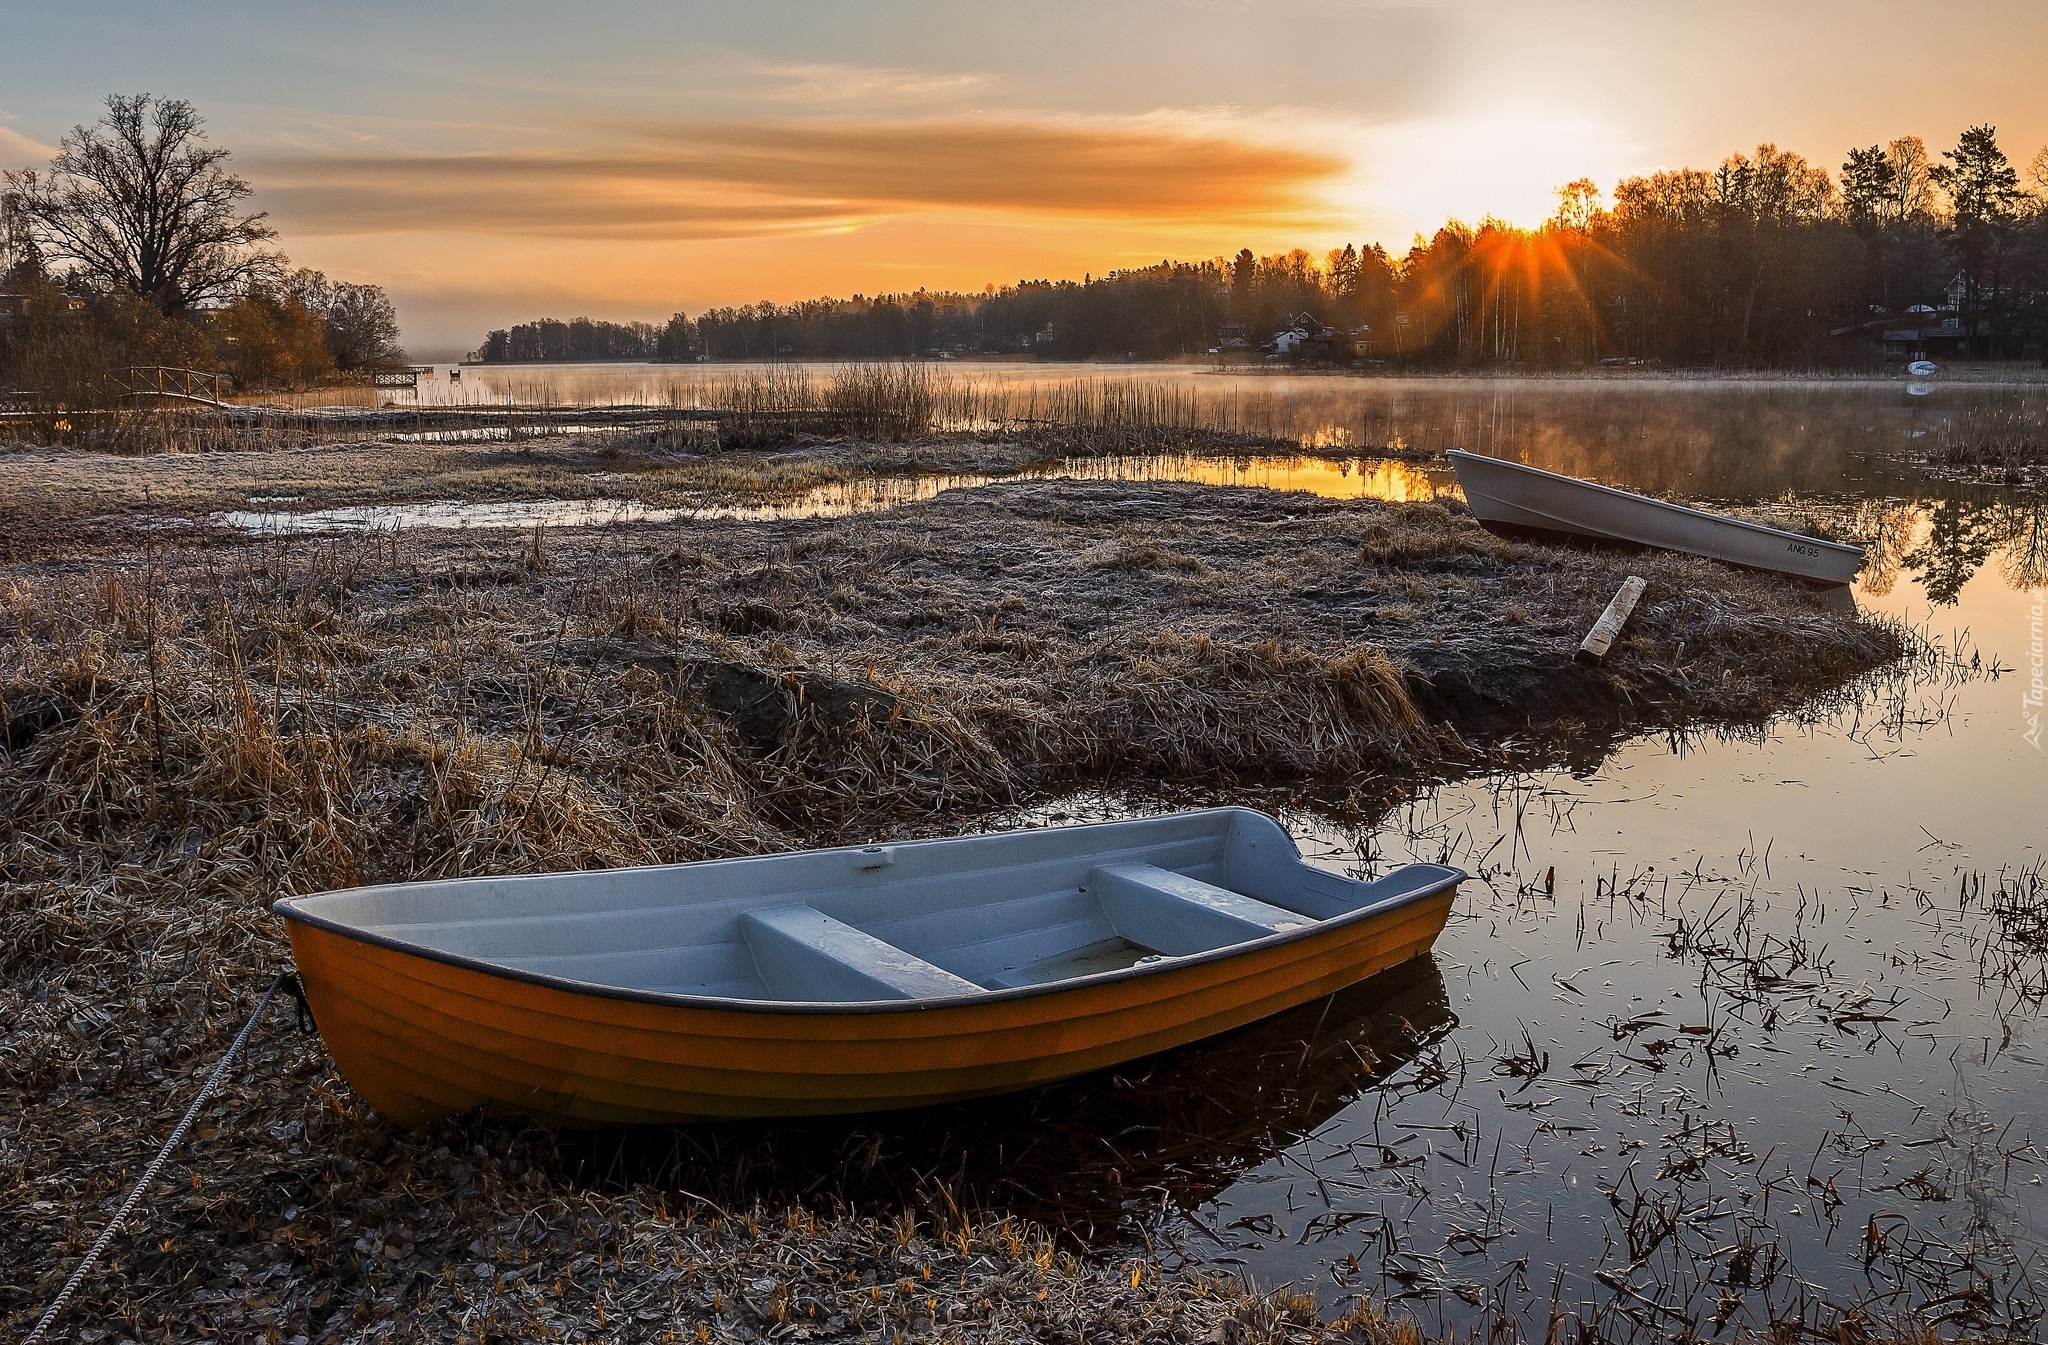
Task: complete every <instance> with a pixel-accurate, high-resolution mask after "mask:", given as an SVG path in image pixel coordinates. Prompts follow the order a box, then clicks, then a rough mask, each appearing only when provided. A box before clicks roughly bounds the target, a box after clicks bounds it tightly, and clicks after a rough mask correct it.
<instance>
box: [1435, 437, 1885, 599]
mask: <svg viewBox="0 0 2048 1345" xmlns="http://www.w3.org/2000/svg"><path fill="white" fill-rule="evenodd" d="M1444 456H1445V457H1448V458H1451V459H1454V460H1455V459H1458V458H1470V459H1473V460H1476V461H1480V462H1488V463H1492V464H1495V465H1496V466H1500V467H1507V468H1511V469H1513V470H1514V471H1518V472H1528V473H1530V474H1532V475H1535V476H1542V477H1548V478H1550V479H1551V480H1553V481H1562V482H1564V483H1565V484H1567V485H1572V486H1579V487H1582V488H1584V489H1586V490H1596V491H1599V492H1601V493H1602V494H1606V495H1613V496H1617V497H1619V498H1621V499H1624V500H1633V501H1635V502H1636V503H1638V504H1649V505H1655V506H1656V507H1658V508H1659V509H1669V510H1672V511H1674V512H1676V513H1680V514H1690V515H1692V516H1693V517H1695V518H1703V519H1707V520H1709V521H1710V522H1714V523H1720V524H1724V525H1726V526H1728V527H1731V528H1739V529H1742V530H1744V531H1747V532H1757V533H1763V534H1765V535H1767V536H1770V537H1779V538H1783V539H1784V540H1786V541H1788V542H1799V543H1802V544H1803V545H1807V546H1818V547H1825V548H1827V549H1829V550H1831V551H1838V552H1840V553H1842V554H1843V555H1844V556H1845V557H1846V556H1848V555H1851V554H1853V555H1856V556H1858V557H1865V556H1867V555H1868V554H1869V553H1868V552H1867V551H1865V550H1864V548H1862V547H1860V546H1856V545H1854V544H1853V543H1850V542H1831V541H1829V540H1828V539H1827V538H1825V537H1814V536H1811V535H1809V534H1807V533H1803V532H1792V531H1790V530H1789V529H1786V528H1774V527H1772V526H1771V525H1770V524H1768V523H1756V522H1752V521H1751V520H1749V519H1746V518H1733V517H1730V516H1729V515H1727V514H1717V513H1715V512H1714V511H1713V510H1711V509H1698V508H1695V507H1693V506H1692V505H1689V504H1679V503H1676V502H1675V501H1672V500H1660V499H1658V498H1657V497H1656V496H1654V495H1645V494H1642V493H1641V492H1640V491H1633V490H1623V489H1622V488H1621V487H1619V486H1609V485H1603V484H1602V483H1601V482H1598V481H1588V480H1586V479H1585V478H1584V477H1579V476H1568V475H1566V474H1565V473H1563V472H1553V471H1551V470H1550V469H1549V468H1547V467H1534V466H1531V465H1530V464H1528V463H1526V462H1516V461H1514V460H1513V459H1512V458H1496V457H1494V456H1493V455H1492V454H1489V453H1473V452H1471V451H1469V450H1467V449H1462V448H1452V449H1446V450H1445V451H1444ZM1452 467H1453V470H1455V469H1456V462H1455V461H1454V462H1453V463H1452ZM1459 484H1460V485H1461V486H1462V485H1463V484H1464V482H1463V481H1462V480H1460V482H1459ZM1466 494H1467V496H1468V497H1469V496H1470V494H1471V492H1470V491H1469V490H1468V491H1467V492H1466ZM1469 502H1470V501H1469V498H1468V500H1467V503H1468V504H1469ZM1503 503H1512V502H1511V501H1503ZM1518 507H1519V506H1518ZM1473 512H1474V513H1475V514H1476V513H1478V511H1477V510H1476V509H1475V510H1473ZM1546 517H1548V515H1546ZM1560 521H1562V520H1560ZM1603 535H1605V536H1609V537H1615V538H1618V539H1619V540H1622V541H1628V542H1633V543H1635V544H1636V545H1637V546H1648V547H1655V548H1657V549H1658V550H1663V551H1668V550H1671V547H1670V546H1669V545H1667V544H1665V543H1661V542H1646V541H1643V540H1642V539H1640V538H1635V537H1624V536H1622V535H1621V534H1620V533H1617V532H1614V531H1613V530H1611V529H1610V530H1608V531H1607V532H1605V533H1604V534H1603ZM1710 559H1719V558H1718V557H1710ZM1729 563H1730V564H1736V563H1738V562H1729ZM1747 568H1755V567H1747ZM1767 573H1771V574H1779V573H1788V574H1789V573H1795V572H1793V571H1778V570H1771V571H1767ZM1802 577H1803V576H1802Z"/></svg>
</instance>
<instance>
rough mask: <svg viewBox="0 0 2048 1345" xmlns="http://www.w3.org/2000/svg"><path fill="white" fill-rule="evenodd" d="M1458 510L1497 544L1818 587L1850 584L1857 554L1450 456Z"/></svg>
mask: <svg viewBox="0 0 2048 1345" xmlns="http://www.w3.org/2000/svg"><path fill="white" fill-rule="evenodd" d="M1449 457H1450V459H1451V465H1452V467H1453V468H1454V469H1455V470H1456V471H1457V473H1458V483H1459V485H1461V486H1462V487H1463V488H1464V491H1465V502H1466V504H1467V505H1468V506H1469V507H1470V508H1471V510H1472V515H1473V517H1474V518H1476V519H1478V520H1479V522H1480V524H1481V526H1483V527H1485V528H1486V530H1487V531H1489V532H1492V533H1494V534H1496V535H1498V536H1502V537H1513V538H1519V539H1535V540H1548V541H1557V540H1572V541H1583V542H1593V543H1597V544H1605V545H1611V546H1631V547H1649V548H1652V549H1654V550H1660V551H1677V552H1682V553H1684V554H1686V555H1693V556H1704V557H1706V558H1708V559H1710V560H1717V561H1720V562H1722V563H1724V564H1728V565H1735V566H1739V567H1741V568H1743V569H1747V570H1758V571H1762V572H1765V573H1769V574H1782V575H1788V576H1790V577H1792V578H1796V579H1803V580H1806V581H1807V582H1809V583H1813V584H1819V585H1823V586H1826V587H1839V586H1841V585H1844V584H1848V583H1850V582H1852V581H1853V580H1854V579H1855V578H1856V574H1857V571H1858V570H1860V569H1861V568H1862V565H1863V550H1862V548H1861V547H1854V546H1845V545H1843V544H1841V543H1839V542H1827V541H1822V540H1821V539H1819V538H1815V537H1804V536H1801V535H1799V534H1798V533H1792V532H1786V531H1784V530H1782V529H1779V528H1771V527H1766V526H1764V525H1762V524H1759V523H1750V522H1747V521H1745V520H1743V519H1736V518H1726V517H1723V516H1722V515H1719V514H1711V513H1708V512H1706V511H1705V510H1701V509H1691V508H1687V507H1686V506H1684V505H1679V504H1672V503H1670V502H1669V501H1666V500H1655V499H1651V498H1650V497H1649V496H1646V495H1637V494H1634V493H1632V492H1629V491H1625V490H1616V489H1614V488H1613V487H1611V486H1603V485H1599V484H1597V483H1595V482H1591V481H1581V480H1578V479H1577V478H1576V477H1569V476H1562V475H1560V474H1558V473H1556V472H1547V471H1544V470H1543V469H1541V468H1538V467H1529V466H1525V465H1523V464H1521V463H1517V462H1506V461H1503V460H1502V459H1499V458H1489V457H1484V456H1482V455H1480V454H1476V453H1465V452H1461V451H1458V450H1455V449H1454V450H1452V451H1451V453H1450V454H1449Z"/></svg>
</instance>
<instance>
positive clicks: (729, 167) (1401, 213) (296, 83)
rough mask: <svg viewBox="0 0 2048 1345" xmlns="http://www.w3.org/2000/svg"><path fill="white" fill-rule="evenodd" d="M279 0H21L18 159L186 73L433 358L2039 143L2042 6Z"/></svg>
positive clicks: (2, 151) (261, 168) (178, 87)
mask: <svg viewBox="0 0 2048 1345" xmlns="http://www.w3.org/2000/svg"><path fill="white" fill-rule="evenodd" d="M1055 8H1059V7H1055ZM1065 8H1074V7H1073V6H1065ZM257 13H258V12H257V11H256V10H254V8H253V6H249V5H247V4H241V3H238V4H230V5H225V6H221V7H219V8H217V9H215V10H212V11H209V12H207V13H205V14H201V15H196V16H186V15H180V16H179V20H178V22H177V24H176V25H175V26H167V25H165V24H164V23H163V22H162V21H161V19H160V16H159V15H158V13H157V12H155V11H150V10H145V9H143V8H142V7H140V6H139V5H135V4H132V3H96V4H85V5H80V6H77V7H73V8H69V9H66V10H65V11H63V12H61V13H50V12H43V11H40V10H28V11H26V12H23V13H19V14H13V15H10V17H9V23H10V27H11V28H13V29H14V30H16V31H17V32H19V33H20V34H21V35H22V38H23V40H20V41H17V42H14V43H10V44H9V54H8V55H7V56H4V57H0V71H4V73H5V76H6V79H5V89H6V92H5V93H4V94H0V166H6V167H21V166H30V165H33V164H35V163H37V162H39V161H41V160H43V159H46V158H47V157H48V156H49V154H50V152H52V151H53V149H54V147H55V145H56V142H57V141H58V139H59V138H60V137H61V136H62V135H64V134H65V133H66V132H67V131H68V130H69V129H70V128H71V127H72V126H74V125H76V124H80V123H89V122H91V121H92V120H93V119H94V118H95V117H96V116H97V114H98V111H99V100H100V99H101V98H102V97H104V96H105V95H106V94H108V93H113V92H142V91H145V90H147V91H149V92H152V93H156V94H158V95H160V96H165V97H185V98H189V99H191V100H192V101H193V102H194V103H195V104H196V105H197V107H198V109H199V111H200V112H201V113H202V114H204V115H205V116H206V117H207V118H208V131H209V133H210V134H211V136H212V138H213V140H214V142H215V143H216V144H219V145H221V146H223V147H225V148H227V149H229V150H231V151H232V152H233V154H234V158H233V160H232V162H233V165H234V167H235V168H236V170H237V171H239V172H240V173H241V174H243V175H244V176H246V177H247V178H248V179H249V180H250V181H251V182H252V183H253V184H254V185H255V187H256V188H257V198H256V199H257V204H258V205H259V207H260V208H262V209H265V210H268V211H269V212H270V213H271V216H272V219H273V222H274V223H275V224H276V225H277V226H278V227H279V229H280V230H281V231H282V234H283V237H282V238H281V240H280V242H281V245H282V246H283V248H284V249H285V251H286V252H288V253H289V255H290V256H291V257H292V259H293V261H294V263H295V264H298V265H303V266H310V267H314V268H317V269H320V270H322V271H325V272H326V273H328V274H329V275H330V276H332V277H333V278H335V279H339V280H351V281H369V282H375V283H377V284H381V285H383V286H385V287H386V288H387V289H388V290H389V291H390V292H391V294H392V296H393V298H394V299H395V300H396V301H397V303H398V307H399V313H400V318H401V321H402V323H403V325H404V328H405V336H406V340H407V343H408V345H409V347H410V348H412V349H413V350H414V352H415V354H416V355H417V356H418V357H420V358H423V359H447V358H451V357H453V356H457V355H460V354H462V353H465V352H467V351H468V350H470V349H471V348H473V347H474V346H475V345H476V344H477V342H478V341H479V340H480V339H481V337H482V336H483V334H484V333H485V332H486V331H488V330H489V329H491V328H494V327H504V326H507V325H509V324H512V323H516V322H523V321H529V320H532V319H535V318H540V317H561V318H570V317H575V316H590V317H593V318H602V319H605V320H609V321H655V322H659V321H661V320H662V319H664V318H665V317H667V316H668V314H670V313H672V312H675V311H678V310H680V311H684V312H687V313H690V314H692V315H693V316H694V315H695V314H697V313H699V312H701V311H703V310H704V309H706V308H711V307H718V306H728V305H739V304H746V303H754V302H758V301H761V300H769V301H773V302H776V303H778V304H786V303H789V302H792V301H795V300H800V299H809V298H817V297H820V296H835V297H838V296H845V295H850V294H854V293H864V294H870V295H873V294H878V293H910V292H915V291H916V290H917V289H919V288H924V289H927V290H932V291H952V292H958V293H977V292H980V291H982V290H983V289H984V288H985V287H987V286H990V285H994V286H1003V285H1008V284H1012V283H1015V282H1016V281H1018V280H1020V279H1040V278H1043V279H1048V280H1055V281H1058V280H1079V279H1081V278H1082V277H1083V276H1084V275H1098V276H1099V275H1103V274H1106V273H1108V272H1110V271H1114V270H1123V269H1130V268H1133V267H1141V266H1147V265H1154V264H1157V263H1158V262H1159V261H1161V260H1162V259H1171V260H1179V261H1206V260H1209V259H1212V258H1215V257H1219V256H1222V257H1227V256H1229V255H1231V254H1232V253H1234V252H1236V251H1237V249H1239V248H1240V247H1249V248H1251V249H1252V250H1253V251H1254V252H1256V253H1260V254H1270V253H1276V252H1284V251H1286V250H1288V249H1290V248H1294V247H1303V248H1306V249H1308V250H1309V251H1311V252H1312V253H1314V254H1316V255H1318V256H1319V255H1320V254H1321V253H1322V252H1323V251H1324V250H1326V249H1328V248H1334V247H1341V246H1343V245H1344V244H1346V243H1355V244H1359V245H1365V244H1369V243H1375V242H1377V243H1379V244H1381V245H1382V246H1384V247H1385V248H1386V249H1387V250H1388V251H1389V252H1390V253H1392V254H1394V255H1396V256H1399V255H1400V254H1401V253H1403V252H1405V251H1406V250H1407V248H1408V246H1409V242H1410V239H1411V238H1412V237H1413V236H1414V235H1415V234H1416V233H1421V234H1423V235H1425V236H1426V235H1428V234H1430V233H1432V232H1434V230H1435V229H1436V228H1437V227H1439V226H1440V225H1441V224H1443V223H1444V222H1445V221H1447V220H1451V219H1457V220H1462V221H1463V222H1465V223H1467V224H1472V225H1477V224H1479V223H1480V222H1481V220H1482V219H1483V218H1486V217H1492V218H1496V219H1499V220H1502V221H1503V222H1506V223H1510V224H1514V225H1519V226H1523V227H1532V226H1535V225H1538V224H1540V223H1541V222H1542V221H1543V220H1544V219H1545V218H1547V217H1548V216H1549V215H1550V214H1551V212H1552V210H1553V209H1554V206H1555V190H1556V188H1558V187H1559V186H1561V185H1563V184H1564V183H1566V182H1569V181H1572V180H1574V179H1577V178H1582V177H1589V178H1592V179H1593V180H1594V181H1595V182H1596V183H1597V184H1598V185H1599V186H1600V188H1601V190H1602V191H1603V192H1611V190H1612V188H1613V186H1614V184H1615V183H1616V182H1617V181H1618V180H1621V179H1623V178H1626V177H1628V176H1632V175H1635V174H1638V173H1644V172H1650V171H1654V170H1656V169H1659V168H1677V167H1704V168H1710V167H1712V166H1713V165H1715V164H1717V163H1718V162H1720V160H1721V159H1722V158H1724V157H1725V156H1727V155H1728V154H1731V153H1735V152H1748V151H1751V150H1753V149H1754V148H1755V146H1756V145H1757V144H1759V143H1764V142H1770V143H1775V144H1777V145H1779V146H1780V147H1782V148H1786V149H1790V150H1793V151H1795V152H1797V153H1799V154H1801V155H1803V156H1805V157H1806V158H1807V159H1809V160H1810V161H1811V162H1813V163H1814V164H1815V165H1816V166H1818V167H1821V168H1823V169H1826V170H1827V171H1828V172H1829V173H1830V174H1831V175H1833V174H1835V173H1836V172H1837V171H1838V170H1839V166H1840V163H1841V160H1842V159H1843V158H1844V157H1845V156H1846V154H1847V152H1848V150H1849V149H1850V148H1851V147H1853V146H1856V145H1863V144H1869V143H1873V142H1881V141H1885V140H1889V139H1891V138H1893V137H1895V136H1900V135H1919V136H1921V137H1922V138H1923V139H1925V140H1926V142H1927V144H1928V147H1929V150H1930V151H1931V152H1933V153H1936V154H1938V153H1939V152H1940V151H1941V150H1942V149H1944V148H1947V147H1948V146H1950V145H1953V143H1954V141H1955V137H1956V135H1957V134H1958V133H1959V132H1960V131H1961V130H1962V129H1963V128H1964V127H1966V126H1968V125H1971V124H1974V123H1979V122H1982V123H1989V124H1992V125H1995V126H1997V127H1998V128H1999V135H2000V140H2001V143H2002V144H2003V145H2004V147H2005V148H2006V150H2007V152H2008V153H2009V154H2010V155H2011V157H2012V158H2013V159H2014V161H2015V162H2017V163H2019V164H2022V165H2024V164H2025V163H2026V162H2027V161H2028V160H2029V159H2030V158H2031V156H2032V155H2033V154H2034V153H2035V151H2036V149H2037V147H2039V146H2041V145H2042V144H2043V143H2048V97H2044V96H2043V94H2042V93H2041V92H2040V87H2039V80H2038V75H2037V74H2036V72H2034V71H2032V70H2030V69H2029V68H2028V67H2029V64H2030V61H2031V53H2033V52H2037V51H2038V50H2040V49H2042V48H2043V46H2044V45H2048V12H2044V11H2043V10H2042V9H2041V7H2039V6H2033V5H2027V4H2022V3H2017V0H1995V2H1993V0H1987V2H1985V3H1979V4H1975V5H1971V6H1968V7H1967V13H1968V15H1969V16H1970V18H1971V19H1972V20H1974V21H1972V22H1949V23H1944V24H1941V25H1938V26H1931V27H1930V26H1927V25H1925V24H1924V23H1922V22H1921V21H1920V20H1919V18H1918V16H1915V15H1913V14H1912V12H1911V11H1910V10H1909V9H1908V8H1907V7H1906V6H1905V5H1903V4H1899V3H1885V4H1880V5H1866V6H1852V5H1849V4H1845V3H1828V4H1823V5H1817V6H1809V7H1804V8H1802V9H1801V10H1800V11H1799V12H1797V13H1791V14H1787V13H1783V12H1781V11H1779V10H1776V9H1766V8H1765V7H1764V6H1763V5H1761V4H1756V3H1750V4H1739V5H1733V6H1727V7H1723V8H1722V9H1721V10H1719V11H1717V12H1716V13H1714V14H1712V15H1704V14H1692V13H1685V14H1660V15H1652V16H1648V17H1644V16H1641V15H1639V14H1636V13H1633V12H1625V11H1622V10H1621V9H1620V8H1619V7H1618V6H1614V5H1609V4H1602V3H1552V4H1546V5H1532V6H1511V5H1505V4H1501V3H1495V2H1494V0H1485V2H1484V3H1473V4H1434V3H1411V4H1399V3H1386V4H1375V3H1348V2H1347V0H1128V2H1127V3H1123V4H1117V5H1112V6H1108V7H1099V6H1098V7H1095V8H1093V9H1091V10H1090V11H1088V13H1087V15H1086V17H1085V19H1084V18H1083V17H1081V16H1080V15H1079V13H1078V11H1077V13H1076V16H1074V21H1073V22H1072V23H1067V22H1061V21H1060V20H1059V18H1058V16H1057V15H1047V14H1044V13H1040V12H1038V11H1034V12H1033V13H1032V14H1029V15H1025V14H1020V13H1018V12H1013V11H1009V10H1003V9H998V8H995V7H987V8H983V9H976V10H973V11H964V12H963V11H958V10H955V9H951V8H948V9H943V10H942V9H939V8H937V7H936V6H932V5H928V4H926V3H923V0H917V2H915V3H909V2H906V3H897V4H891V5H887V6H880V7H875V8H872V9H870V10H866V11H863V12H860V13H852V12H847V11H843V10H840V9H836V8H833V7H827V6H820V5H816V4H809V3H806V4H787V5H781V6H777V7H775V8H774V9H773V10H772V12H763V11H758V10H756V11H749V12H747V13H744V14H735V13H728V12H726V11H724V10H721V9H716V8H713V7H707V6H696V5H691V6H683V7H679V8H675V9H660V8H657V7H654V6H650V5H645V4H640V3H622V4H616V5H612V6H609V7H606V8H605V9H604V10H603V11H602V12H600V13H596V14H592V15H579V16H578V17H577V20H576V23H575V26H574V27H573V28H571V29H569V30H566V31H564V30H562V29H561V27H560V25H559V24H550V23H548V22H546V21H545V19H544V18H543V17H541V16H546V17H553V14H552V11H543V10H541V9H540V8H539V7H537V6H527V5H515V6H511V7H509V8H508V7H504V6H500V7H497V8H495V9H493V10H491V11H484V10H482V8H481V7H480V6H475V5H465V4H456V5H451V6H445V7H443V8H442V9H440V10H437V11H436V12H434V13H432V14H429V15H425V16H415V15H413V14H410V13H408V12H406V11H402V10H399V9H398V8H397V7H396V6H391V5H383V4H379V5H371V6H366V7H358V8H354V9H351V10H350V11H349V12H348V13H347V14H346V15H336V14H307V15H299V16H294V17H293V20H292V21H291V23H290V24H289V25H288V27H289V31H280V30H279V29H278V28H277V27H276V25H275V24H274V23H273V24H268V25H266V24H264V23H261V22H258V21H257V18H256V17H255V16H256V15H257ZM400 15H403V16H404V17H403V18H401V17H399V16H400ZM484 16H488V17H487V18H486V17H484ZM1076 25H1082V26H1084V27H1085V29H1086V31H1088V32H1089V33H1090V34H1091V35H1092V39H1091V40H1090V41H1086V42H1074V41H1071V40H1069V39H1065V38H1063V37H1062V36H1061V35H1063V34H1065V33H1067V32H1069V31H1075V30H1076ZM1902 34H1906V35H1909V36H1910V39H1911V40H1910V41H1908V40H1902V36H1901V35H1902ZM1759 35H1766V36H1768V37H1769V38H1770V39H1771V40H1769V41H1766V42H1761V43H1760V42H1759V41H1758V38H1759ZM1671 53H1677V55H1675V56H1674V55H1672V54H1671ZM1958 71H1966V72H1968V73H1967V75H1966V76H1964V75H1959V74H1956V73H1952V72H1958ZM1964 78H1967V81H1968V83H1969V86H1970V87H1969V91H1968V93H1967V96H1959V95H1958V94H1957V93H1956V92H1954V91H1953V89H1954V86H1955V84H1956V83H1957V82H1959V81H1960V80H1962V79H1964ZM1964 104H1966V106H1963V107H1962V111H1961V113H1960V114H1958V113H1957V112H1956V111H1955V109H1956V108H1957V106H1958V105H1964Z"/></svg>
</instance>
